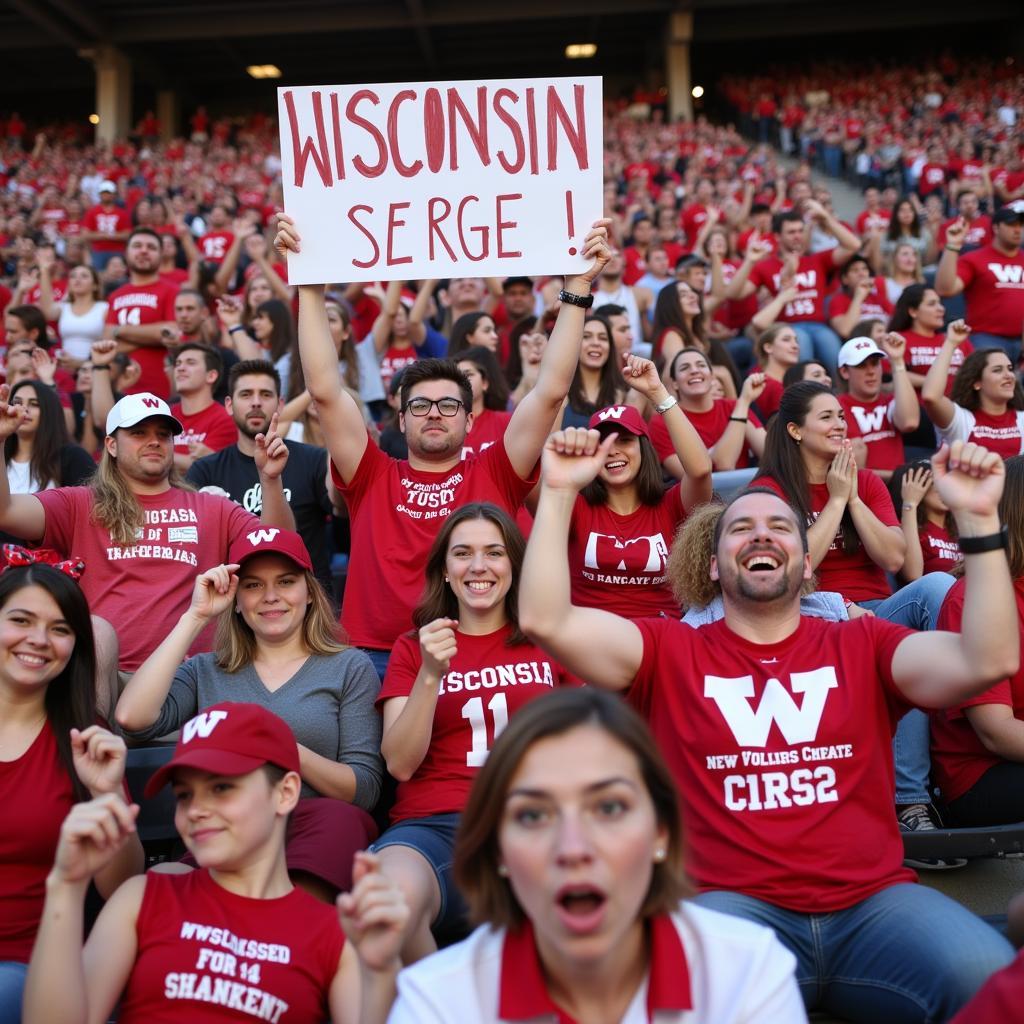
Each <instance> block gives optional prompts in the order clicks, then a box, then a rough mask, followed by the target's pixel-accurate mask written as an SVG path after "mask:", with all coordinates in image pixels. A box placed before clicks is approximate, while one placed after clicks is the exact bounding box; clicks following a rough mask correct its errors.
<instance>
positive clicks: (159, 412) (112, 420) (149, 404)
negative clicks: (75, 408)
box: [107, 391, 185, 437]
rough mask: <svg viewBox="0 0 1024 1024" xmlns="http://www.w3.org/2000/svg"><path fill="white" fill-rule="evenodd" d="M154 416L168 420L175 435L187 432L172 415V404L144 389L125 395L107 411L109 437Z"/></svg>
mask: <svg viewBox="0 0 1024 1024" xmlns="http://www.w3.org/2000/svg"><path fill="white" fill-rule="evenodd" d="M154 416H158V417H159V418H160V419H162V420H167V422H168V423H169V424H170V425H171V427H172V429H173V430H174V434H175V436H177V435H178V434H183V433H184V432H185V428H184V427H183V426H182V425H181V424H180V423H179V422H178V421H177V420H176V419H175V418H174V417H173V416H172V415H171V409H170V406H168V404H167V403H166V402H165V401H164V400H163V399H162V398H157V397H156V395H151V394H149V392H148V391H144V392H142V393H141V394H138V395H125V396H124V398H122V399H121V401H120V402H118V403H117V404H116V405H115V406H114V408H113V409H111V410H110V412H109V413H107V437H109V436H110V435H111V434H112V433H113V432H114V431H115V430H120V429H121V427H134V426H135V424H136V423H141V422H142V421H143V420H149V419H152V418H153V417H154Z"/></svg>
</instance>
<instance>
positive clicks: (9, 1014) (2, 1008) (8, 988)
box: [0, 960, 28, 1024]
mask: <svg viewBox="0 0 1024 1024" xmlns="http://www.w3.org/2000/svg"><path fill="white" fill-rule="evenodd" d="M27 973H28V964H21V963H18V962H17V961H15V960H3V961H0V1022H2V1024H18V1021H20V1020H21V995H22V992H24V990H25V975H26V974H27Z"/></svg>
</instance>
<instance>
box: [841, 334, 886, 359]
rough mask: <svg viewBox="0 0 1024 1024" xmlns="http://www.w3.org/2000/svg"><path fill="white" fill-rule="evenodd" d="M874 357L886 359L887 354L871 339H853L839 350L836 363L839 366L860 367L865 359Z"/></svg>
mask: <svg viewBox="0 0 1024 1024" xmlns="http://www.w3.org/2000/svg"><path fill="white" fill-rule="evenodd" d="M872 356H881V357H882V358H883V359H884V358H885V353H884V352H883V351H882V350H881V349H880V348H879V347H878V346H877V345H876V344H875V343H874V342H873V341H872V340H871V339H870V338H866V337H860V338H851V339H850V340H849V341H848V342H846V344H845V345H843V347H842V348H841V349H840V350H839V358H838V360H836V362H837V363H838V365H839V366H860V364H861V363H863V362H864V360H865V359H870V358H871V357H872Z"/></svg>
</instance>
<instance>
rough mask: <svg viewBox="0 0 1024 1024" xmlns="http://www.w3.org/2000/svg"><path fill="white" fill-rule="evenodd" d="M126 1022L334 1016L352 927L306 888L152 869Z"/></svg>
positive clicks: (206, 1023) (284, 1022)
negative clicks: (263, 894)
mask: <svg viewBox="0 0 1024 1024" xmlns="http://www.w3.org/2000/svg"><path fill="white" fill-rule="evenodd" d="M135 931H136V935H137V938H138V952H137V954H136V958H135V964H134V966H133V967H132V973H131V976H130V978H129V979H128V987H127V989H126V990H125V994H124V1000H123V1001H122V1003H121V1011H120V1013H119V1015H118V1020H119V1021H121V1024H177V1022H179V1021H183V1020H187V1021H188V1022H189V1024H222V1022H229V1021H237V1022H242V1021H253V1020H265V1021H274V1022H275V1024H307V1022H309V1021H321V1020H327V1019H328V1018H329V1017H330V1012H329V1009H328V1005H327V994H328V991H329V989H330V986H331V982H332V981H333V980H334V976H335V974H336V973H337V970H338V962H339V960H340V959H341V951H342V948H343V947H344V945H345V936H344V934H343V933H342V931H341V926H340V924H339V922H338V912H337V911H336V910H335V909H334V907H332V906H329V905H328V904H326V903H321V902H320V901H319V900H316V899H314V898H313V897H312V896H310V895H309V894H308V893H306V892H303V890H302V889H298V888H295V889H292V891H291V892H290V893H288V894H287V895H286V896H280V897H278V898H276V899H269V900H261V899H251V898H249V897H247V896H238V895H236V894H235V893H233V892H228V890H227V889H225V888H223V887H222V886H220V885H218V884H217V883H216V882H215V881H214V880H213V879H212V878H210V875H209V873H208V872H207V871H205V870H199V871H192V872H190V873H189V874H187V875H162V874H156V873H153V872H150V874H148V875H147V876H146V889H145V893H144V895H143V897H142V905H141V906H140V908H139V916H138V920H137V922H136V925H135Z"/></svg>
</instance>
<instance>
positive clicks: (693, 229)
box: [680, 203, 708, 249]
mask: <svg viewBox="0 0 1024 1024" xmlns="http://www.w3.org/2000/svg"><path fill="white" fill-rule="evenodd" d="M707 219H708V208H707V207H706V206H705V205H704V204H703V203H690V204H689V205H688V206H684V207H683V212H682V216H681V217H680V223H681V224H682V226H683V230H684V231H685V232H686V242H687V244H688V245H689V246H690V248H691V249H692V248H693V247H694V245H695V244H696V241H697V236H698V235H699V234H700V229H701V228H702V227H703V226H704V221H706V220H707Z"/></svg>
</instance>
